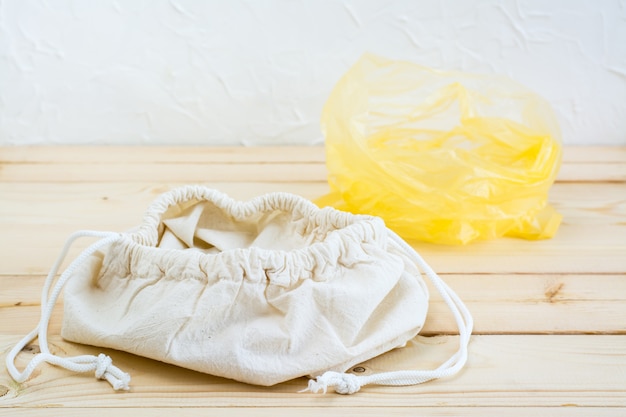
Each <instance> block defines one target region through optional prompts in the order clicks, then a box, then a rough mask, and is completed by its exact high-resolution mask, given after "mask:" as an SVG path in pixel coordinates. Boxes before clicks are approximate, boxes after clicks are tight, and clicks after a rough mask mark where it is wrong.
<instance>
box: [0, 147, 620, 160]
mask: <svg viewBox="0 0 626 417" xmlns="http://www.w3.org/2000/svg"><path fill="white" fill-rule="evenodd" d="M605 154H606V156H607V157H610V156H611V155H613V154H612V153H609V152H605ZM325 160H326V153H325V149H324V148H323V147H322V146H280V147H276V146H258V147H246V146H224V147H221V146H65V145H61V146H7V147H0V164H2V163H5V164H27V163H37V164H42V163H43V164H45V163H49V164H74V163H92V164H134V163H142V162H144V163H145V162H152V163H155V164H176V163H179V164H186V163H211V162H217V163H238V164H247V163H259V162H266V163H272V164H277V163H294V162H303V163H322V164H323V163H324V161H325Z"/></svg>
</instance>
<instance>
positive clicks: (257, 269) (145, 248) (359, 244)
mask: <svg viewBox="0 0 626 417" xmlns="http://www.w3.org/2000/svg"><path fill="white" fill-rule="evenodd" d="M83 236H95V237H99V238H101V239H100V240H99V241H97V242H96V243H94V244H92V245H91V246H89V247H88V248H87V249H85V250H84V251H83V252H82V253H81V254H80V255H79V256H78V257H77V258H76V259H75V260H74V261H73V262H72V263H71V264H70V265H69V266H68V268H67V269H66V270H65V272H64V273H63V274H62V275H61V276H60V277H59V278H58V280H57V281H56V283H54V280H55V276H56V272H57V270H58V268H59V267H60V264H61V263H62V261H63V258H64V257H65V255H66V253H67V251H68V249H69V246H70V245H71V244H72V242H73V241H74V240H75V239H77V238H79V237H83ZM420 270H421V272H423V273H425V274H426V276H427V277H428V278H429V279H430V281H431V282H432V284H433V285H434V287H435V288H436V289H437V290H438V291H439V293H440V294H441V296H442V297H443V299H444V301H445V302H446V303H447V305H448V306H449V307H450V309H451V310H452V312H453V314H454V317H455V319H456V323H457V325H458V327H459V330H460V348H459V349H458V351H457V352H456V353H455V354H454V355H453V356H452V357H451V358H450V359H449V360H447V361H446V362H445V363H443V364H442V365H441V366H439V367H438V368H437V369H434V370H423V371H394V372H386V373H379V374H373V375H364V376H357V375H354V374H351V373H345V371H346V370H347V369H350V368H351V367H353V366H354V365H356V364H359V363H360V362H363V361H366V360H368V359H370V358H373V357H375V356H378V355H380V354H382V353H384V352H387V351H389V350H392V349H394V348H398V347H401V346H403V345H404V344H405V343H406V342H407V341H409V340H410V339H412V338H413V337H415V336H416V335H417V333H418V332H419V331H420V329H421V328H422V327H423V325H424V321H425V318H426V312H427V308H428V290H427V287H426V285H425V283H424V281H423V280H422V277H421V273H420ZM63 287H65V293H64V317H63V326H62V333H61V335H62V337H63V338H64V339H66V340H68V341H71V342H77V343H83V344H88V345H94V346H101V347H107V348H114V349H118V350H123V351H126V352H130V353H133V354H136V355H141V356H144V357H148V358H152V359H156V360H159V361H162V362H166V363H170V364H174V365H178V366H182V367H185V368H189V369H193V370H195V371H200V372H204V373H208V374H212V375H217V376H222V377H226V378H230V379H234V380H237V381H241V382H246V383H250V384H257V385H266V386H269V385H274V384H278V383H280V382H283V381H287V380H290V379H294V378H297V377H301V376H310V377H312V379H311V380H310V381H309V385H308V388H307V390H309V391H312V392H318V391H324V392H326V390H327V389H328V388H329V387H333V388H334V390H335V391H336V392H339V393H341V394H351V393H354V392H356V391H358V390H359V388H360V387H361V386H363V385H366V384H382V385H413V384H419V383H422V382H426V381H428V380H431V379H434V378H440V377H445V376H450V375H453V374H455V373H456V372H458V371H459V370H460V369H461V368H462V367H463V366H464V364H465V362H466V360H467V345H468V343H469V338H470V334H471V331H472V317H471V315H470V314H469V312H468V311H467V309H466V307H465V306H464V304H463V303H462V302H461V300H460V299H459V298H458V297H457V295H456V294H455V293H454V292H453V291H452V290H451V289H450V288H449V287H448V286H447V285H446V284H445V283H444V282H443V281H442V280H441V279H440V278H439V277H438V276H437V275H436V274H435V272H433V270H432V269H431V268H430V267H429V266H428V265H427V264H426V262H424V260H423V259H422V258H421V257H420V256H419V255H418V254H417V253H416V252H415V251H414V250H413V249H412V248H411V247H410V246H409V245H408V244H406V243H405V242H404V241H403V240H402V239H400V238H399V237H398V236H397V235H396V234H395V233H393V232H392V231H390V230H389V229H387V228H386V227H385V225H384V223H383V221H382V220H381V219H380V218H378V217H373V216H367V215H354V214H350V213H347V212H342V211H338V210H336V209H333V208H324V209H319V208H318V207H317V206H315V205H314V204H313V203H311V202H309V201H308V200H306V199H303V198H302V197H298V196H296V195H291V194H286V193H272V194H267V195H264V196H261V197H258V198H255V199H253V200H251V201H249V202H237V201H235V200H232V199H231V198H229V197H227V196H226V195H224V194H222V193H220V192H218V191H216V190H212V189H208V188H205V187H201V186H186V187H182V188H177V189H174V190H172V191H170V192H167V193H165V194H163V195H161V196H160V197H159V198H158V199H157V200H156V201H155V202H154V203H153V204H152V205H151V206H150V207H149V209H148V211H147V213H146V215H145V217H144V220H143V223H142V224H141V226H139V227H138V228H136V229H134V230H133V231H130V232H127V233H108V232H89V231H84V232H77V233H75V234H74V235H72V236H71V237H70V239H69V240H68V242H67V243H66V245H65V248H64V249H63V251H62V253H61V256H60V258H59V260H58V261H57V262H56V264H55V265H54V266H53V268H52V270H51V272H50V274H49V275H48V277H47V279H46V281H45V285H44V290H43V295H42V300H41V309H42V315H41V321H40V322H39V324H38V326H37V327H36V328H35V329H34V330H33V331H32V332H31V333H29V334H28V335H27V336H25V337H24V339H23V340H21V341H20V342H19V343H18V344H17V345H16V346H15V347H14V348H13V349H12V350H11V352H10V353H9V355H8V356H7V369H8V371H9V373H10V374H11V376H12V377H13V378H14V379H15V380H16V381H17V382H23V381H25V380H27V379H28V378H29V376H30V375H31V374H32V372H33V370H34V369H35V368H36V367H37V366H38V365H39V364H41V363H42V362H47V363H49V364H52V365H56V366H60V367H63V368H66V369H68V370H70V371H74V372H95V375H96V377H97V378H99V379H106V380H107V381H109V382H110V383H111V385H112V386H113V387H114V388H115V389H116V390H128V389H129V383H130V376H129V375H128V374H126V373H125V372H123V371H121V370H120V369H119V368H117V367H115V366H114V365H113V364H112V361H111V359H110V358H109V357H108V356H106V355H104V354H101V355H98V356H91V355H85V356H75V357H59V356H56V355H53V354H52V353H51V352H50V350H49V347H48V343H47V329H48V324H49V321H50V317H51V314H52V310H53V308H54V305H55V303H56V301H57V299H58V297H59V295H60V293H61V291H62V289H63ZM36 337H38V338H39V343H40V348H41V353H39V354H38V355H36V356H35V357H34V358H33V359H32V360H31V362H30V363H29V364H28V365H27V366H26V368H25V369H24V370H23V371H22V372H20V371H18V370H17V368H16V367H15V364H14V362H15V358H16V356H17V355H18V354H19V352H20V351H21V350H22V349H23V348H24V347H25V346H26V345H27V344H28V343H29V342H30V341H32V340H33V339H35V338H36Z"/></svg>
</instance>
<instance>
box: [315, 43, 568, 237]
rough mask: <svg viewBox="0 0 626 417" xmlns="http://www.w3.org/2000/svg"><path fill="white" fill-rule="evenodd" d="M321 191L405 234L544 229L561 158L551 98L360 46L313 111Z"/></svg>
mask: <svg viewBox="0 0 626 417" xmlns="http://www.w3.org/2000/svg"><path fill="white" fill-rule="evenodd" d="M322 130H323V132H324V136H325V140H326V142H325V146H326V161H327V162H326V163H327V168H328V183H329V186H330V190H331V191H330V194H328V195H326V196H323V197H321V198H320V199H318V200H317V201H316V202H317V204H319V205H320V206H327V205H331V206H334V207H336V208H339V209H342V210H346V211H350V212H353V213H361V214H371V215H376V216H380V217H382V218H383V219H384V220H385V223H386V224H387V226H388V227H389V228H391V229H393V230H394V231H396V232H397V233H398V234H400V235H401V236H402V237H403V238H405V239H414V240H420V241H426V242H434V243H443V244H466V243H468V242H472V241H474V240H484V239H492V238H497V237H501V236H511V237H520V238H525V239H544V238H550V237H552V236H553V235H554V234H555V233H556V231H557V229H558V227H559V224H560V222H561V216H560V215H559V214H558V213H557V212H556V211H555V210H554V209H553V208H552V207H551V206H549V205H548V204H547V195H548V190H549V188H550V186H551V185H552V184H553V182H554V180H555V177H556V174H557V172H558V170H559V167H560V164H561V143H560V131H559V128H558V124H557V122H556V118H555V116H554V113H553V111H552V109H551V108H550V106H549V104H548V103H547V102H546V101H545V100H544V99H542V98H541V97H540V96H538V95H537V94H535V93H533V92H531V91H529V90H528V89H526V88H524V87H522V86H520V85H519V84H517V83H514V82H513V81H510V80H508V79H505V78H499V77H495V76H492V75H472V74H465V73H461V72H442V71H436V70H432V69H428V68H425V67H422V66H419V65H416V64H413V63H409V62H402V61H392V60H388V59H385V58H381V57H377V56H374V55H370V54H367V55H364V56H363V57H362V58H361V59H360V60H359V61H358V62H357V63H356V64H355V65H354V66H353V67H352V68H351V69H350V70H349V71H348V72H347V73H346V74H345V75H344V76H343V77H342V78H341V80H340V81H339V82H338V84H337V85H336V86H335V88H334V89H333V91H332V93H331V94H330V97H329V98H328V100H327V102H326V104H325V106H324V109H323V114H322Z"/></svg>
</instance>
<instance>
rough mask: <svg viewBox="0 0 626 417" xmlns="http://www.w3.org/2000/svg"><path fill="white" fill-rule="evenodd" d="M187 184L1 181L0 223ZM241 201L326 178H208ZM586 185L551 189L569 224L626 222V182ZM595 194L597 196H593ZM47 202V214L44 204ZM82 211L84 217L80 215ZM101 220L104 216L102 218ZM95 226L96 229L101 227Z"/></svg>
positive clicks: (114, 206) (126, 201)
mask: <svg viewBox="0 0 626 417" xmlns="http://www.w3.org/2000/svg"><path fill="white" fill-rule="evenodd" d="M181 185H183V184H181V183H169V182H168V183H153V182H137V183H135V182H128V183H63V184H54V186H51V185H50V184H47V183H35V182H28V183H2V182H0V197H1V199H0V224H3V223H12V224H14V223H32V224H40V223H46V222H48V223H57V224H58V223H67V224H71V223H76V222H77V221H79V222H82V221H83V220H84V219H93V222H94V223H96V221H98V222H100V223H102V222H103V221H108V222H109V223H108V224H112V226H111V227H114V225H115V221H118V219H124V218H128V217H130V216H132V217H133V218H135V219H136V221H139V220H140V218H141V215H142V214H143V212H144V211H145V210H146V208H147V207H148V205H149V204H150V203H151V202H152V201H153V200H154V199H155V198H157V196H158V195H159V194H161V193H163V192H165V191H168V190H170V189H172V188H174V187H177V186H181ZM202 185H204V186H207V187H210V188H214V189H217V190H221V191H223V192H225V193H227V194H228V195H230V196H231V197H232V198H234V199H237V200H248V199H250V198H252V197H256V196H258V195H261V194H265V193H270V192H289V193H293V194H297V195H300V196H303V197H305V198H308V199H311V200H315V199H316V198H319V197H321V196H323V195H324V194H326V193H327V192H328V186H327V184H326V183H325V182H306V183H298V182H284V183H280V184H279V183H271V182H245V183H244V182H241V183H228V182H205V183H202ZM590 187H591V186H590V185H589V184H585V183H557V184H555V185H554V186H553V187H552V189H551V191H550V196H549V200H550V202H551V204H552V205H553V206H554V207H555V208H556V209H557V211H559V212H560V213H561V214H562V215H563V222H564V223H570V224H571V223H578V224H581V223H585V224H591V223H593V224H601V223H604V224H620V223H626V184H622V183H594V184H593V186H592V187H593V193H590V192H589V190H590ZM590 194H591V195H590ZM44 204H45V207H46V215H45V216H42V214H41V207H42V205H44ZM77 212H79V213H80V216H77V214H78V213H77ZM98 219H99V220H98ZM93 227H96V226H95V225H94V226H93Z"/></svg>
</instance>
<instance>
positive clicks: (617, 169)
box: [0, 161, 626, 183]
mask: <svg viewBox="0 0 626 417" xmlns="http://www.w3.org/2000/svg"><path fill="white" fill-rule="evenodd" d="M327 177H328V171H327V169H326V166H325V165H324V164H322V163H317V162H314V163H303V162H299V163H298V162H283V163H277V164H269V163H268V162H267V161H263V162H249V163H218V162H180V163H169V164H168V163H151V162H149V163H147V162H136V163H132V164H115V163H108V164H105V163H89V162H80V163H78V162H76V163H67V164H55V163H19V164H7V163H5V164H2V165H0V182H17V183H23V182H31V181H36V182H51V183H59V182H61V183H63V182H85V181H88V182H127V181H169V182H187V183H196V182H203V181H232V182H244V181H265V182H279V183H280V182H284V181H291V182H294V181H301V182H307V181H325V180H326V179H327ZM557 181H564V182H592V181H612V182H624V181H626V164H618V163H615V164H602V163H597V164H596V163H594V164H588V163H572V164H563V165H562V167H561V170H560V171H559V174H558V176H557Z"/></svg>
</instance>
